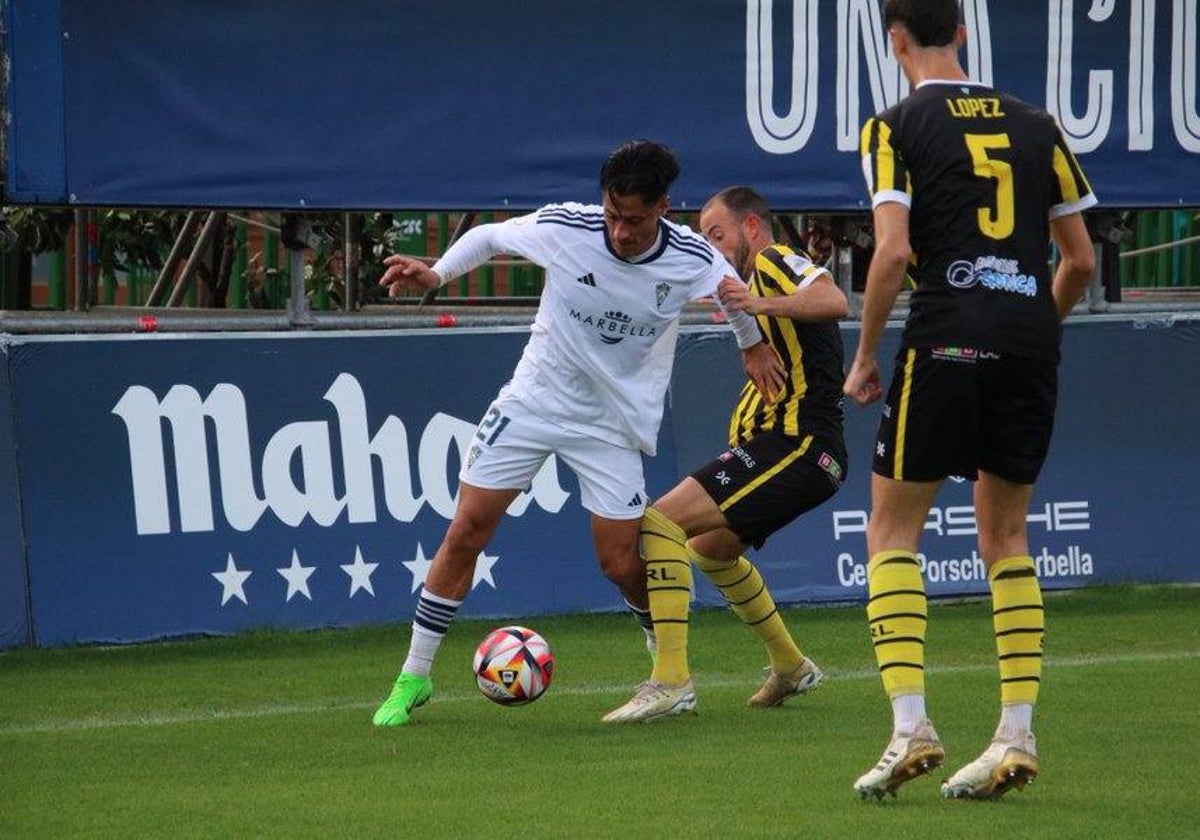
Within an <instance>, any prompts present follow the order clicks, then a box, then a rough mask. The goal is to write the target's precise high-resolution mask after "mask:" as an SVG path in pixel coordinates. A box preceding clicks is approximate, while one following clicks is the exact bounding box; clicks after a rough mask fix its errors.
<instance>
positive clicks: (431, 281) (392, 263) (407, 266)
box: [379, 254, 442, 297]
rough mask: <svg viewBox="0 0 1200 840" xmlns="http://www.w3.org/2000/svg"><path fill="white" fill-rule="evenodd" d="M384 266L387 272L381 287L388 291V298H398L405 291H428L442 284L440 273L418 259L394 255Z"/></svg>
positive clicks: (385, 261) (381, 278)
mask: <svg viewBox="0 0 1200 840" xmlns="http://www.w3.org/2000/svg"><path fill="white" fill-rule="evenodd" d="M383 264H384V265H386V266H387V270H385V271H384V272H383V276H382V277H380V278H379V285H380V286H383V287H384V288H386V289H387V290H388V297H398V296H399V295H400V294H401V293H403V292H405V291H412V290H418V291H426V290H429V289H433V288H436V287H437V286H438V285H440V284H441V282H442V278H441V277H440V276H439V275H438V273H437V272H436V271H434V270H433V269H432V268H430V267H429V266H428V265H426V264H425V263H424V262H423V261H422V260H420V259H419V258H417V257H409V256H405V255H404V254H393V255H392V256H390V257H388V258H387V259H385V260H384V261H383Z"/></svg>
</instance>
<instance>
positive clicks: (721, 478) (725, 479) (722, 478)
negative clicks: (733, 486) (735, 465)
mask: <svg viewBox="0 0 1200 840" xmlns="http://www.w3.org/2000/svg"><path fill="white" fill-rule="evenodd" d="M716 479H717V483H718V484H720V485H721V486H722V487H724V486H725V485H726V484H728V483H729V482H731V481H733V479H732V478H730V477H729V473H727V472H725V470H721V471H720V472H719V473H717V475H716Z"/></svg>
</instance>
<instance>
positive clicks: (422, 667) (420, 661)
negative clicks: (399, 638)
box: [401, 624, 446, 677]
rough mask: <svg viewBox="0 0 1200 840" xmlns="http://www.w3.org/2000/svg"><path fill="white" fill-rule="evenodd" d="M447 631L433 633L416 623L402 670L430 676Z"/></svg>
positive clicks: (420, 675)
mask: <svg viewBox="0 0 1200 840" xmlns="http://www.w3.org/2000/svg"><path fill="white" fill-rule="evenodd" d="M444 638H446V634H445V633H431V632H429V631H428V630H426V629H425V628H424V627H420V626H418V625H416V624H414V625H413V629H412V641H410V642H409V643H408V657H407V658H406V659H405V660H404V667H403V668H402V669H401V671H402V672H404V673H408V674H416V675H417V676H418V677H428V676H429V672H430V671H431V670H432V669H433V658H434V657H435V656H437V652H438V648H439V647H441V645H442V639H444Z"/></svg>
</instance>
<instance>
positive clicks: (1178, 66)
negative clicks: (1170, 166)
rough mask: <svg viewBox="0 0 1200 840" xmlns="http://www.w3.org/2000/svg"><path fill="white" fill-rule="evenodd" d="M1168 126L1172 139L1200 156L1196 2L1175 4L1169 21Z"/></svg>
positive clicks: (1189, 0) (1182, 1)
mask: <svg viewBox="0 0 1200 840" xmlns="http://www.w3.org/2000/svg"><path fill="white" fill-rule="evenodd" d="M1171 22H1172V24H1173V26H1172V29H1171V123H1172V124H1173V125H1174V126H1175V139H1177V140H1178V141H1179V145H1181V146H1183V148H1184V149H1186V150H1187V151H1189V152H1195V153H1200V113H1197V111H1196V87H1197V78H1196V64H1197V62H1196V51H1197V49H1198V45H1197V39H1196V0H1175V13H1174V15H1173V16H1172V20H1171Z"/></svg>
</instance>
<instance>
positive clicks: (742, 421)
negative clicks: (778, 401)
mask: <svg viewBox="0 0 1200 840" xmlns="http://www.w3.org/2000/svg"><path fill="white" fill-rule="evenodd" d="M760 405H762V395H761V394H759V393H758V389H757V388H755V387H754V383H753V382H747V383H746V384H745V385H744V386H743V387H742V393H741V396H739V397H738V404H737V408H735V409H734V410H733V416H732V417H730V418H729V445H730V446H737V445H738V444H739V443H741V442H742V441H744V440H746V439H747V438H749V437H752V436H753V435H754V433H755V431H756V430H755V428H754V420H755V418H756V417H757V416H758V408H759V406H760Z"/></svg>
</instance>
